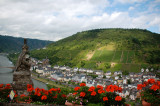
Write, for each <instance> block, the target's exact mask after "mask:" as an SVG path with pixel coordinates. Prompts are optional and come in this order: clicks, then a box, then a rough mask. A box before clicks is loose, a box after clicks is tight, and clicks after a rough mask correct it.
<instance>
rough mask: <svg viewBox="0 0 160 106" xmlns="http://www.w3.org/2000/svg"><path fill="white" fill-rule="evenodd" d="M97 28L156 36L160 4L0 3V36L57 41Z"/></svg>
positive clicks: (139, 0) (106, 0)
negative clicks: (144, 31)
mask: <svg viewBox="0 0 160 106" xmlns="http://www.w3.org/2000/svg"><path fill="white" fill-rule="evenodd" d="M99 28H140V29H147V30H149V31H151V32H155V33H159V34H160V0H0V35H9V36H14V37H25V38H36V39H41V40H51V41H58V40H60V39H63V38H65V37H68V36H71V35H73V34H75V33H77V32H81V31H85V30H91V29H99Z"/></svg>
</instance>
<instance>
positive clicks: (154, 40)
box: [31, 28, 160, 71]
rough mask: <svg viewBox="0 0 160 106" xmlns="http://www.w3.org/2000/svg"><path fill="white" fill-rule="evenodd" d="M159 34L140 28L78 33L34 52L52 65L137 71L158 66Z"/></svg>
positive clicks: (159, 56)
mask: <svg viewBox="0 0 160 106" xmlns="http://www.w3.org/2000/svg"><path fill="white" fill-rule="evenodd" d="M159 52H160V34H156V33H152V32H150V31H148V30H142V29H121V28H111V29H94V30H88V31H83V32H78V33H76V34H74V35H72V36H69V37H67V38H64V39H62V40H59V41H57V42H55V43H51V44H49V45H48V46H47V49H45V50H43V49H41V50H33V51H31V55H32V56H33V57H36V58H38V59H43V58H46V57H48V58H49V59H50V63H51V64H52V65H55V64H58V65H67V66H70V67H84V68H91V69H102V70H105V71H106V70H114V71H115V70H124V69H125V70H132V71H137V70H139V69H140V68H141V67H142V66H147V65H155V64H156V65H157V64H160V54H159Z"/></svg>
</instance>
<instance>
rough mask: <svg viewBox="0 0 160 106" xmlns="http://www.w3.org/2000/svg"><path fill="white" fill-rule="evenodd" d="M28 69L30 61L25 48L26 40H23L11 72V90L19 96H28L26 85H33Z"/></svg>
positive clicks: (26, 47)
mask: <svg viewBox="0 0 160 106" xmlns="http://www.w3.org/2000/svg"><path fill="white" fill-rule="evenodd" d="M30 67H31V61H30V56H29V51H28V46H27V40H26V39H24V45H23V47H22V52H21V54H20V55H19V57H18V61H17V64H16V66H15V69H14V72H13V82H12V87H13V90H16V91H17V93H18V95H21V94H25V95H28V93H27V84H31V85H33V82H32V78H31V72H30Z"/></svg>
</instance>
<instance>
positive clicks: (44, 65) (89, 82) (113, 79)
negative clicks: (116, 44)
mask: <svg viewBox="0 0 160 106" xmlns="http://www.w3.org/2000/svg"><path fill="white" fill-rule="evenodd" d="M31 61H32V67H31V69H30V70H31V71H32V72H33V70H34V71H35V73H37V75H38V77H41V78H46V79H49V80H51V81H53V82H61V83H63V84H64V85H69V86H70V87H73V88H74V87H75V86H77V84H79V83H82V82H85V83H86V86H88V87H91V86H97V85H101V86H103V87H105V86H107V85H118V86H120V87H121V88H123V90H122V92H121V93H118V94H119V95H120V96H121V97H123V98H126V99H128V100H132V101H135V100H136V98H140V93H139V92H138V90H137V84H142V83H143V82H144V81H147V80H148V79H151V78H153V79H155V80H159V78H158V77H156V74H155V73H154V69H153V68H152V69H150V70H149V69H148V68H147V69H143V68H142V69H141V70H140V72H139V73H133V72H128V73H127V74H124V73H123V71H121V70H119V71H115V72H111V71H107V72H106V73H104V72H103V71H102V70H92V69H85V68H77V67H75V68H70V67H68V66H59V65H55V66H53V67H51V65H50V64H49V59H43V60H42V61H40V60H38V59H35V58H31ZM157 71H158V72H160V70H157Z"/></svg>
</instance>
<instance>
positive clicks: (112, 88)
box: [106, 85, 115, 92]
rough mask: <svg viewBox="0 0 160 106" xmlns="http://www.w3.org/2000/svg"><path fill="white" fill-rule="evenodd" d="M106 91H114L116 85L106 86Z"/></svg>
mask: <svg viewBox="0 0 160 106" xmlns="http://www.w3.org/2000/svg"><path fill="white" fill-rule="evenodd" d="M106 91H107V92H114V91H115V90H114V85H108V86H107V88H106Z"/></svg>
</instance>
